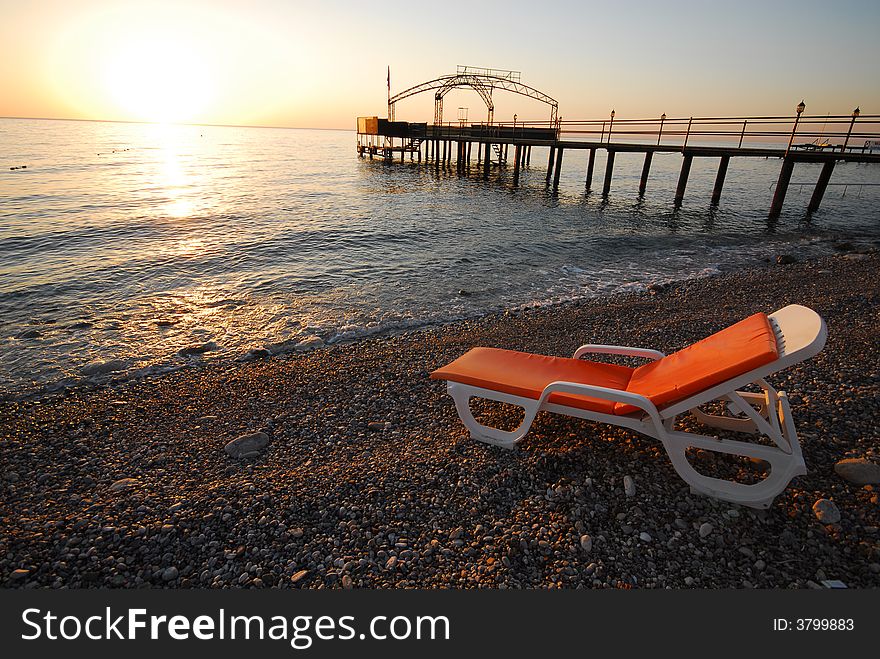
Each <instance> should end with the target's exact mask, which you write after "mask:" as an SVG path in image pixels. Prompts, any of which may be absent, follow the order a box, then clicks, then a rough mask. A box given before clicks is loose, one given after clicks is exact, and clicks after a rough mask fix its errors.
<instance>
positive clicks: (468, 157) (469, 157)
mask: <svg viewBox="0 0 880 659" xmlns="http://www.w3.org/2000/svg"><path fill="white" fill-rule="evenodd" d="M471 145H473V142H468V143H467V166H468V167H470V166H471Z"/></svg>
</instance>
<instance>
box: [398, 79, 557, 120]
mask: <svg viewBox="0 0 880 659" xmlns="http://www.w3.org/2000/svg"><path fill="white" fill-rule="evenodd" d="M459 87H470V88H471V89H473V90H474V91H476V92H477V93H478V94H479V95H480V97H481V98H482V99H483V102H484V103H485V104H486V108H487V110H488V112H489V124H492V122H493V120H494V113H495V104H494V102H493V101H492V92H493V91H494V90H495V89H503V90H505V91H509V92H513V93H514V94H519V95H521V96H526V97H527V98H532V99H535V100H537V101H541V102H542V103H546V104H547V105H549V106H550V124H551V126H552V125H555V124H556V121H557V118H558V112H559V102H558V101H557V100H556V99H554V98H552V97H550V96H548V95H547V94H545V93H544V92H542V91H540V90H537V89H535V88H534V87H529V86H528V85H524V84H522V83H521V82H517V81H515V80H510V79H509V78H501V77H498V76H493V75H480V74H474V73H463V74H457V75H447V76H441V77H439V78H435V79H434V80H429V81H428V82H423V83H421V84H418V85H415V86H413V87H410V88H409V89H405V90H403V91H402V92H400V93H398V94H395V95H394V96H392V97H391V98H390V99H388V107H389V109H390V117H389V118H390V119H392V120H393V119H394V109H395V105H396V104H397V102H398V101H402V100H403V99H405V98H409V97H410V96H415V95H416V94H421V93H423V92H427V91H431V90H436V91H435V93H434V124H435V125H440V124H442V123H443V97H444V96H445V95H446V94H447V93H449V92H450V91H452V90H453V89H455V88H459Z"/></svg>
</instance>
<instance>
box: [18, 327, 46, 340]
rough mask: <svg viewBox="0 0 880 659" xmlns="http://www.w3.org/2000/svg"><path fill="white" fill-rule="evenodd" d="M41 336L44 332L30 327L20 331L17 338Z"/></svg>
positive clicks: (36, 337)
mask: <svg viewBox="0 0 880 659" xmlns="http://www.w3.org/2000/svg"><path fill="white" fill-rule="evenodd" d="M41 336H42V334H41V333H40V330H38V329H34V328H30V329H26V330H23V331H21V332H19V333H18V334H17V335H16V338H18V339H38V338H40V337H41Z"/></svg>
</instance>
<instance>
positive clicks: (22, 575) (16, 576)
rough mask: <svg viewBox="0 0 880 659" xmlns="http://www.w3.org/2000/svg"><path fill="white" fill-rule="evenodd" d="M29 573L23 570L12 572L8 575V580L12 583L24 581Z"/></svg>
mask: <svg viewBox="0 0 880 659" xmlns="http://www.w3.org/2000/svg"><path fill="white" fill-rule="evenodd" d="M30 573H31V571H30V570H25V569H19V570H13V571H12V574H10V575H9V578H10V579H12V580H14V581H18V580H19V579H24V578H25V577H26V576H27V575H29V574H30Z"/></svg>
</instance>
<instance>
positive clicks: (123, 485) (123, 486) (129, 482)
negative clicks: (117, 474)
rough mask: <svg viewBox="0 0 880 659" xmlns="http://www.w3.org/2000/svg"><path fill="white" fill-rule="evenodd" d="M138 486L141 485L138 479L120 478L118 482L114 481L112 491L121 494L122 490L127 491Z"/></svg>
mask: <svg viewBox="0 0 880 659" xmlns="http://www.w3.org/2000/svg"><path fill="white" fill-rule="evenodd" d="M138 485H140V481H139V480H138V479H137V478H120V479H119V480H118V481H114V482H113V483H112V484H111V485H110V491H111V492H121V491H122V490H127V489H129V488H131V487H136V486H138Z"/></svg>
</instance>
